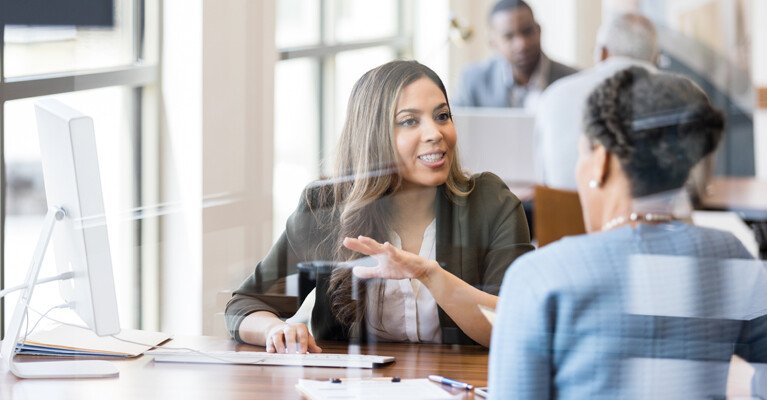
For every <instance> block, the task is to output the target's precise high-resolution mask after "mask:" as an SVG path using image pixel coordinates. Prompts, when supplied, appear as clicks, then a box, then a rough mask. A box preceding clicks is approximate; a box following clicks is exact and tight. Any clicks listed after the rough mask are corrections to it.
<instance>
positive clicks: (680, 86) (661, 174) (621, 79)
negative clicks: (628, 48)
mask: <svg viewBox="0 0 767 400" xmlns="http://www.w3.org/2000/svg"><path fill="white" fill-rule="evenodd" d="M723 129H724V115H723V114H722V112H721V111H719V110H717V109H716V108H714V107H713V106H712V104H711V101H710V100H709V99H708V97H707V96H706V94H705V93H704V92H703V90H701V88H700V87H698V86H697V85H696V84H694V83H693V82H692V81H690V80H689V79H687V78H685V77H682V76H679V75H674V74H669V73H663V72H650V71H648V70H647V69H645V68H641V67H631V68H628V69H625V70H622V71H619V72H617V73H616V74H615V75H613V76H612V77H610V78H608V79H607V80H606V81H604V82H603V83H602V84H600V85H599V86H597V88H596V89H594V91H593V92H592V93H591V95H590V96H589V98H588V100H587V104H586V113H585V115H584V130H585V134H586V137H588V138H589V140H590V141H591V143H592V145H594V144H597V143H598V144H601V145H602V146H604V147H605V149H606V150H607V151H608V152H609V153H610V154H612V155H613V156H615V157H618V160H619V161H620V164H621V166H622V168H623V171H624V173H625V174H626V175H627V177H628V178H629V180H630V181H631V195H632V197H641V196H646V195H649V194H653V193H658V192H662V191H665V190H671V189H676V188H679V187H681V186H683V185H684V183H685V182H686V181H687V177H688V175H689V174H690V170H691V169H692V168H693V167H694V166H695V165H696V164H697V163H698V162H699V161H700V160H701V159H703V158H704V157H705V156H707V155H708V154H710V153H711V152H713V151H714V150H716V147H717V145H718V144H719V141H720V140H721V138H722V132H723Z"/></svg>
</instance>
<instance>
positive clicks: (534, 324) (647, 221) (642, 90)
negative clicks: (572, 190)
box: [488, 66, 767, 399]
mask: <svg viewBox="0 0 767 400" xmlns="http://www.w3.org/2000/svg"><path fill="white" fill-rule="evenodd" d="M582 126H583V135H582V136H581V138H580V142H579V146H578V154H579V157H578V162H577V164H576V166H575V176H576V183H577V188H578V194H579V196H580V200H581V204H582V206H583V218H584V221H585V224H586V228H587V231H588V232H589V233H587V234H585V235H580V236H572V237H566V238H564V239H562V240H560V241H558V242H555V243H552V244H550V245H548V246H546V247H544V248H542V249H539V250H538V251H536V252H535V253H530V254H526V255H525V256H523V257H520V258H519V259H518V260H517V261H516V262H515V263H514V264H513V265H512V267H511V268H509V270H508V272H507V273H506V276H505V278H504V281H503V285H502V288H501V293H500V299H499V301H498V308H497V318H496V322H495V326H494V327H493V333H492V340H491V346H490V363H489V377H488V380H489V394H490V396H491V398H493V399H510V398H513V399H555V398H556V399H595V398H604V399H615V398H719V397H722V398H724V385H725V382H726V376H727V370H728V363H729V360H730V358H731V357H732V355H733V353H737V354H739V355H741V356H743V357H744V358H746V359H747V360H751V361H753V360H756V361H764V360H765V358H766V357H767V351H765V346H764V345H765V343H767V332H765V329H764V317H763V316H762V317H760V318H754V320H752V321H747V320H745V319H747V318H743V317H742V315H750V316H751V317H753V316H754V315H763V314H764V313H765V309H761V310H760V311H759V312H758V313H756V314H754V313H751V312H742V314H739V315H738V316H735V317H731V318H729V317H722V316H717V315H714V316H713V317H709V315H710V314H712V312H713V314H716V313H717V311H716V310H719V309H727V308H728V307H730V306H736V305H738V304H740V305H745V306H746V307H750V304H751V303H752V302H756V303H757V304H761V305H764V304H765V295H767V294H765V292H764V290H763V285H762V283H763V282H765V279H767V278H765V271H764V269H763V268H761V266H757V268H755V269H753V270H752V271H751V272H747V271H746V270H743V272H744V274H731V275H728V269H727V268H723V269H716V268H709V267H711V266H712V265H713V266H714V267H716V266H718V265H723V266H724V267H727V266H728V265H727V264H726V261H731V262H735V261H738V260H740V262H744V263H753V262H755V261H754V260H753V259H752V258H751V256H750V255H749V253H748V251H747V250H746V249H745V248H744V246H743V245H742V244H741V242H740V241H739V240H738V239H737V238H735V236H733V235H732V234H730V233H728V232H723V231H718V230H713V229H708V228H701V227H696V226H693V225H689V224H688V223H686V222H685V221H683V220H680V219H677V218H682V219H684V217H685V216H684V215H675V213H674V211H673V210H672V209H668V208H666V206H667V205H668V204H669V203H667V202H666V201H665V200H667V199H668V198H669V197H674V196H675V195H673V194H674V193H676V194H679V193H684V190H681V188H682V186H683V185H684V183H685V181H686V180H687V176H688V174H689V173H690V170H691V169H692V167H693V166H694V165H695V164H697V163H698V162H699V161H700V160H701V159H703V158H704V157H705V156H706V155H708V154H710V153H711V152H713V151H714V149H716V147H717V145H718V143H719V142H720V140H721V138H722V130H723V127H724V120H723V114H722V113H721V112H720V111H719V110H717V109H714V108H713V107H712V105H711V103H710V101H709V99H708V98H707V97H706V95H705V94H704V93H703V91H702V90H701V89H700V88H699V87H698V86H697V85H695V84H693V83H692V82H691V81H690V80H688V79H687V78H684V77H681V76H677V75H672V74H667V73H660V72H652V71H650V70H648V69H645V68H642V67H637V66H633V67H630V68H628V69H625V70H621V71H618V72H617V73H615V74H614V75H613V76H611V77H610V78H608V79H607V80H606V81H604V82H603V83H601V84H599V85H598V86H597V87H596V88H595V90H594V91H593V93H592V94H591V95H590V96H589V97H588V100H587V103H586V106H585V115H584V120H583V125H582ZM659 257H660V258H659ZM748 259H751V261H747V260H748ZM658 260H663V261H662V262H661V261H658ZM718 263H721V264H718ZM682 271H687V273H688V275H689V276H690V279H689V280H687V279H681V280H679V281H674V280H669V279H664V277H668V276H678V275H675V274H676V273H681V272H682ZM751 273H753V275H751ZM653 276H656V277H660V279H655V280H652V279H650V281H652V282H654V285H648V284H644V283H643V280H645V279H649V278H652V277H653ZM723 276H724V277H728V276H729V277H731V278H732V279H740V280H744V281H745V282H743V283H745V284H743V285H740V284H737V285H734V287H735V292H734V293H733V291H732V289H730V290H729V291H728V290H727V288H728V287H729V286H727V285H728V279H721V277H723ZM749 282H750V283H749ZM760 282H762V283H760ZM753 285H756V287H752V286H753ZM730 296H741V297H742V298H745V299H746V300H747V301H742V302H734V304H723V302H727V301H730V300H732V299H735V298H737V297H730ZM650 300H652V301H650ZM757 308H759V307H757ZM669 310H671V311H669ZM689 310H696V311H695V312H688V311H689ZM666 312H667V313H666ZM749 318H750V317H749ZM708 362H711V363H713V364H712V365H711V366H713V367H714V373H713V374H712V373H709V372H710V371H709V370H708V369H705V370H703V369H699V368H698V367H700V366H701V365H703V366H706V367H708V366H710V364H706V363H708ZM717 362H718V363H717ZM700 363H703V364H700ZM699 373H700V374H699ZM712 388H713V389H712ZM709 390H713V391H709ZM719 390H721V391H719ZM669 391H671V392H675V393H676V394H675V395H670V396H669V395H663V393H669ZM659 393H660V394H659ZM701 393H703V395H702V396H701V395H700V394H701ZM664 396H665V397H664Z"/></svg>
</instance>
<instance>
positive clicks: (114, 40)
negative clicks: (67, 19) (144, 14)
mask: <svg viewBox="0 0 767 400" xmlns="http://www.w3.org/2000/svg"><path fill="white" fill-rule="evenodd" d="M134 1H136V0H115V26H114V27H83V26H78V27H75V26H34V27H31V26H6V27H5V54H4V58H3V60H5V61H4V62H5V76H6V77H15V76H24V75H37V74H48V73H55V72H70V71H75V70H87V69H98V68H107V67H114V66H121V65H129V64H131V63H132V62H133V36H134V21H133V19H134V12H133V11H134V4H133V3H134ZM148 3H150V4H149V5H150V6H152V5H154V4H155V2H154V1H150V2H148Z"/></svg>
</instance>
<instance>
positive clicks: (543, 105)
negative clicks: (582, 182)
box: [535, 14, 658, 190]
mask: <svg viewBox="0 0 767 400" xmlns="http://www.w3.org/2000/svg"><path fill="white" fill-rule="evenodd" d="M595 56H596V58H597V62H598V63H597V65H595V66H594V67H593V68H589V69H587V70H584V71H581V72H578V73H576V74H573V75H570V76H568V77H565V78H562V79H560V80H559V81H557V82H555V83H553V84H552V85H551V86H549V87H548V88H547V89H546V91H544V92H543V95H542V96H541V100H540V102H539V103H538V109H537V113H536V119H535V124H536V125H535V130H536V135H537V137H536V140H537V149H536V153H537V154H536V157H537V160H538V162H539V163H540V164H539V165H540V168H539V172H540V173H541V175H542V176H541V182H542V183H543V184H545V185H546V186H549V187H553V188H556V189H564V190H575V189H576V184H575V176H574V175H573V169H574V168H575V163H576V161H577V159H578V140H579V139H580V137H581V132H582V131H583V124H582V121H583V110H584V109H585V107H586V98H587V97H588V96H589V94H591V92H592V91H593V90H594V88H595V87H597V85H599V84H600V83H602V82H603V81H604V80H605V79H607V78H608V77H610V76H612V75H613V74H615V73H616V72H617V71H619V70H621V69H625V68H627V67H630V66H632V65H638V66H642V67H645V68H647V69H648V70H655V62H656V60H657V58H658V46H657V34H656V32H655V27H654V26H653V23H652V22H651V21H650V20H649V19H647V18H646V17H644V16H642V15H639V14H622V15H619V16H617V17H615V18H614V19H612V20H611V21H608V22H606V23H605V24H603V25H602V26H601V27H600V29H599V33H598V36H597V44H596V51H595Z"/></svg>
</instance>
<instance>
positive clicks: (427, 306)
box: [286, 219, 442, 343]
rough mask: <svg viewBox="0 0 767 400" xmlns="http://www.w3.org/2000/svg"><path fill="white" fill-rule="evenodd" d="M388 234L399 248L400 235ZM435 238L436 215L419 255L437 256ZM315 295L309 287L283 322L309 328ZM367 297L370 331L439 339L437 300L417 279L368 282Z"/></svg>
mask: <svg viewBox="0 0 767 400" xmlns="http://www.w3.org/2000/svg"><path fill="white" fill-rule="evenodd" d="M390 236H391V240H390V243H391V244H392V245H393V246H395V247H397V248H400V249H401V248H402V240H401V239H400V237H399V235H397V234H396V233H395V232H392V233H391V234H390ZM436 238H437V221H436V219H435V220H432V222H431V224H429V226H428V227H427V228H426V231H425V232H424V234H423V241H422V242H421V250H420V252H419V253H418V255H419V256H421V257H423V258H426V259H429V260H436V259H437V240H436ZM381 285H383V293H382V294H381V296H382V297H379V291H380V290H381ZM315 299H316V297H315V290H312V292H311V293H309V295H308V296H307V297H306V299H305V300H304V302H303V303H302V304H301V307H300V308H299V309H298V311H297V312H296V314H295V315H294V316H292V317H290V318H289V319H288V320H287V321H286V322H288V323H304V324H306V325H307V326H308V328H309V331H310V332H312V327H311V316H312V309H313V308H314V303H315ZM380 299H383V300H380ZM366 300H367V306H366V307H367V308H366V315H367V317H366V321H367V331H368V334H369V335H373V336H375V337H376V338H377V339H378V340H381V341H396V342H413V343H417V342H427V343H442V330H441V329H440V325H439V314H438V312H437V302H436V301H435V300H434V297H432V295H431V293H430V292H429V290H428V289H426V287H425V286H424V285H423V284H422V283H421V282H420V281H419V280H417V279H400V280H393V279H383V280H380V281H378V283H377V284H372V285H368V290H367V299H366ZM379 302H380V303H381V306H380V308H379Z"/></svg>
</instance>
